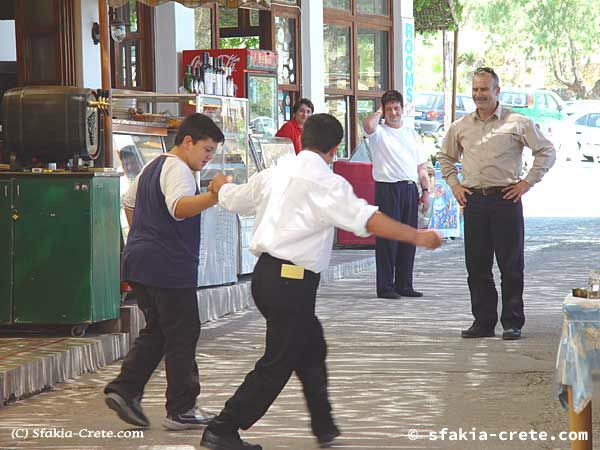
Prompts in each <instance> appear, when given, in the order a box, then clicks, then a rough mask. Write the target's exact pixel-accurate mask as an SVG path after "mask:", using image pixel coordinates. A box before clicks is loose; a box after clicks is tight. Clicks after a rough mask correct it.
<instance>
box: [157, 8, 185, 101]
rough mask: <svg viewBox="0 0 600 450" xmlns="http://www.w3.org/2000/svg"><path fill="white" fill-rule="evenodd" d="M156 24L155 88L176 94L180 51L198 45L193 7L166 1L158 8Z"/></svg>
mask: <svg viewBox="0 0 600 450" xmlns="http://www.w3.org/2000/svg"><path fill="white" fill-rule="evenodd" d="M154 24H155V25H154V34H155V38H154V45H155V64H156V66H155V70H156V91H157V92H163V93H166V94H172V93H176V92H177V91H178V88H179V82H180V79H179V78H180V77H179V73H180V71H181V52H182V51H183V50H193V49H194V46H195V36H194V9H193V8H187V7H185V6H183V5H180V4H179V3H172V2H170V3H165V4H163V5H161V6H157V7H156V8H155V16H154Z"/></svg>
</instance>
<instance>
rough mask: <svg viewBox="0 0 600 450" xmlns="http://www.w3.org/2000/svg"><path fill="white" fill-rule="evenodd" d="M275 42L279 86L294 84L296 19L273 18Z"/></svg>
mask: <svg viewBox="0 0 600 450" xmlns="http://www.w3.org/2000/svg"><path fill="white" fill-rule="evenodd" d="M275 42H276V50H277V53H278V54H279V63H278V64H279V65H278V67H277V77H278V81H279V84H294V83H295V82H296V61H295V59H296V19H294V18H290V17H279V16H275Z"/></svg>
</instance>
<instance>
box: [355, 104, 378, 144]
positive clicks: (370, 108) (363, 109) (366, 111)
mask: <svg viewBox="0 0 600 450" xmlns="http://www.w3.org/2000/svg"><path fill="white" fill-rule="evenodd" d="M380 104H381V103H380V100H379V99H378V98H377V99H376V98H363V99H358V101H357V102H356V112H357V116H358V120H357V121H356V140H357V145H359V144H360V142H361V140H362V139H363V137H364V136H365V134H366V133H365V130H364V128H363V125H362V123H363V120H364V119H365V118H366V117H367V116H369V115H371V114H373V113H374V112H375V111H377V109H378V108H379V106H380Z"/></svg>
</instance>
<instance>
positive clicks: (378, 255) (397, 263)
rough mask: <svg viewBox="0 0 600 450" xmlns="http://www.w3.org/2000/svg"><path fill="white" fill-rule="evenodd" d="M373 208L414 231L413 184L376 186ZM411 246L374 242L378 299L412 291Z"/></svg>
mask: <svg viewBox="0 0 600 450" xmlns="http://www.w3.org/2000/svg"><path fill="white" fill-rule="evenodd" d="M375 204H376V205H377V206H379V211H381V212H382V213H384V214H386V215H388V216H390V217H391V218H392V219H396V220H397V221H399V222H402V223H405V224H407V225H410V226H412V227H415V228H416V227H417V221H418V212H419V190H418V189H417V186H416V184H415V183H412V182H410V183H409V182H406V181H399V182H397V183H381V182H376V183H375ZM415 251H416V248H415V246H414V245H410V244H405V243H403V242H398V241H391V240H389V239H381V238H377V239H376V240H375V262H376V267H377V295H381V294H384V293H386V292H394V291H398V292H400V291H412V290H413V267H414V264H415Z"/></svg>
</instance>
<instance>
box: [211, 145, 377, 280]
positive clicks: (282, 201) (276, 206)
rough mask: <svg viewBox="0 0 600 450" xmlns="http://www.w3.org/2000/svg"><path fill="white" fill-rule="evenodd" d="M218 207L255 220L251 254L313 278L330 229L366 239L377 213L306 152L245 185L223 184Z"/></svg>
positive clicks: (327, 248) (323, 259) (323, 263)
mask: <svg viewBox="0 0 600 450" xmlns="http://www.w3.org/2000/svg"><path fill="white" fill-rule="evenodd" d="M219 204H220V205H221V206H222V207H223V208H225V209H227V210H229V211H234V212H237V213H240V214H245V215H251V214H255V215H256V223H255V229H254V235H253V237H252V240H251V241H250V252H252V253H253V254H254V255H256V256H260V255H261V254H262V253H268V254H270V255H271V256H274V257H275V258H280V259H285V260H288V261H291V262H293V263H294V264H296V265H298V266H302V267H304V268H305V269H308V270H310V271H313V272H316V273H319V272H321V271H323V270H324V269H326V268H327V267H328V266H329V260H330V258H331V248H332V246H333V234H334V227H338V228H342V229H343V230H347V231H350V232H352V233H354V234H356V235H357V236H365V237H366V236H369V232H368V231H367V229H366V226H367V222H368V221H369V219H370V218H371V216H372V215H373V214H374V213H375V212H376V211H377V209H378V208H377V207H376V206H372V205H369V204H368V203H367V202H366V201H365V200H363V199H359V198H358V197H356V195H355V194H354V190H353V189H352V186H351V185H350V184H349V183H348V182H347V181H346V180H345V179H344V178H342V177H341V176H339V175H336V174H334V173H333V172H331V169H330V168H329V166H328V165H327V163H326V162H325V160H324V159H323V158H322V157H321V156H319V155H318V154H317V153H315V152H313V151H309V150H304V151H302V152H300V153H299V154H298V156H293V157H287V158H282V159H281V160H280V161H279V163H278V165H277V166H276V167H272V168H269V169H267V170H263V171H262V172H259V173H257V174H256V175H254V176H252V177H251V178H250V180H249V181H248V183H247V184H241V185H235V184H225V185H224V186H223V187H222V188H221V190H220V191H219Z"/></svg>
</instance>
